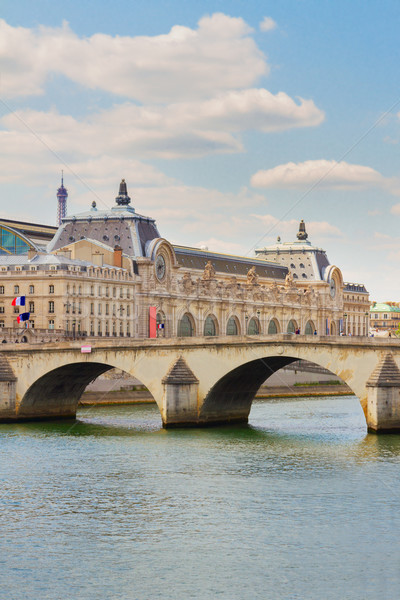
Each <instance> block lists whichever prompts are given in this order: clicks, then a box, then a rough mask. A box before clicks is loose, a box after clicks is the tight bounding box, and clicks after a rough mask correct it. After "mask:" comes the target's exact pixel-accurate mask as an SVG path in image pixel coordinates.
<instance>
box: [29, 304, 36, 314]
mask: <svg viewBox="0 0 400 600" xmlns="http://www.w3.org/2000/svg"><path fill="white" fill-rule="evenodd" d="M29 312H30V313H34V312H35V303H34V302H29Z"/></svg>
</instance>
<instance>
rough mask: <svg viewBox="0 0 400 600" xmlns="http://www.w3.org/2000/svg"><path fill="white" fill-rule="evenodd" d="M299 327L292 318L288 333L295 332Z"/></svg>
mask: <svg viewBox="0 0 400 600" xmlns="http://www.w3.org/2000/svg"><path fill="white" fill-rule="evenodd" d="M296 329H297V325H296V322H295V321H293V320H291V321H289V325H288V326H287V332H288V333H294V332H295V331H296Z"/></svg>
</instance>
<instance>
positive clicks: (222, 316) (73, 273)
mask: <svg viewBox="0 0 400 600" xmlns="http://www.w3.org/2000/svg"><path fill="white" fill-rule="evenodd" d="M28 241H29V240H28ZM256 253H257V256H256V257H255V258H247V257H240V256H231V255H226V254H221V253H214V252H210V251H207V250H200V249H197V248H188V247H183V246H177V245H172V244H171V243H170V242H168V240H166V239H164V238H162V237H161V236H160V233H159V231H158V229H157V226H156V224H155V221H154V219H152V218H150V217H147V216H143V215H139V214H138V213H136V211H135V209H134V208H133V207H132V206H131V199H130V197H129V196H128V192H127V186H126V183H125V181H124V180H122V182H121V185H120V189H119V194H118V196H117V198H116V205H115V206H114V207H113V208H112V209H110V210H98V209H97V207H96V203H93V204H92V207H91V209H90V210H89V211H87V212H84V213H81V214H77V215H73V216H68V217H65V218H64V219H63V221H62V224H61V226H60V227H59V228H58V229H57V230H56V231H55V235H54V236H53V237H52V239H51V240H50V242H49V243H48V245H47V247H46V248H45V249H43V246H40V245H39V244H37V243H36V244H32V246H31V247H29V248H28V250H27V251H26V252H25V253H22V254H19V255H17V254H14V255H3V256H0V318H1V321H0V325H1V326H2V328H3V329H4V335H5V332H6V331H7V332H9V331H10V330H11V332H13V333H16V332H17V331H19V332H21V333H24V328H22V327H21V325H19V324H18V323H17V321H16V317H17V316H18V315H17V310H21V308H18V307H12V306H11V301H12V298H13V297H15V296H18V295H25V296H26V306H25V310H26V311H28V312H30V319H29V328H30V329H31V334H30V335H31V336H32V335H33V334H32V329H35V330H37V331H39V330H40V331H41V332H44V331H57V332H59V333H58V337H61V336H64V337H65V336H67V337H71V336H72V337H76V336H77V335H81V336H83V335H84V336H114V337H139V338H144V337H149V336H150V337H155V336H163V337H175V336H178V337H179V336H182V337H185V336H203V335H211V336H218V335H258V334H270V335H273V334H275V333H289V334H290V333H300V334H306V335H314V334H318V335H337V334H339V333H341V332H342V331H343V323H344V321H343V319H344V312H345V311H344V307H345V297H346V294H347V290H346V286H345V285H344V284H343V277H342V274H341V271H340V269H339V268H338V267H336V266H334V265H330V263H329V261H328V259H327V257H326V253H325V252H324V251H323V250H321V249H318V248H315V247H314V246H312V245H311V244H310V242H308V241H307V233H306V230H305V225H304V223H303V222H301V223H300V228H299V233H298V235H297V241H296V242H293V243H285V244H284V243H281V242H280V240H278V242H277V244H276V245H275V246H273V247H268V248H263V249H260V250H257V251H256ZM2 290H3V291H2ZM364 290H365V289H364ZM360 294H361V292H360ZM364 294H365V295H366V296H368V294H367V292H366V291H364ZM363 298H364V296H363ZM1 302H2V305H1ZM1 306H3V312H1ZM346 306H348V307H349V308H348V312H347V313H346V314H347V315H351V316H352V318H353V313H354V316H355V315H356V314H357V315H358V314H359V312H360V311H359V306H358V305H357V306H356V304H354V305H353V304H351V303H348V304H346ZM357 311H358V312H357ZM347 318H348V317H347ZM354 322H355V323H357V319H356V318H355V320H354ZM355 331H357V333H354V335H366V334H367V331H368V329H367V328H363V327H360V328H358V329H357V328H356V330H355ZM25 333H26V331H25ZM41 335H43V334H41ZM10 336H11V337H12V334H10Z"/></svg>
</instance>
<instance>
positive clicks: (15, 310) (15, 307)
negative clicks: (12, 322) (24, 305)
mask: <svg viewBox="0 0 400 600" xmlns="http://www.w3.org/2000/svg"><path fill="white" fill-rule="evenodd" d="M14 312H15V313H17V314H19V306H14Z"/></svg>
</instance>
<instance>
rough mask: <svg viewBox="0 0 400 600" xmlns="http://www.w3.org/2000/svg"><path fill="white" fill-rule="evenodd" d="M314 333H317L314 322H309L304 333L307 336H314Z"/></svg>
mask: <svg viewBox="0 0 400 600" xmlns="http://www.w3.org/2000/svg"><path fill="white" fill-rule="evenodd" d="M314 331H315V326H314V323H313V322H312V321H307V324H306V328H305V330H304V333H305V334H306V335H313V333H314Z"/></svg>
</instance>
